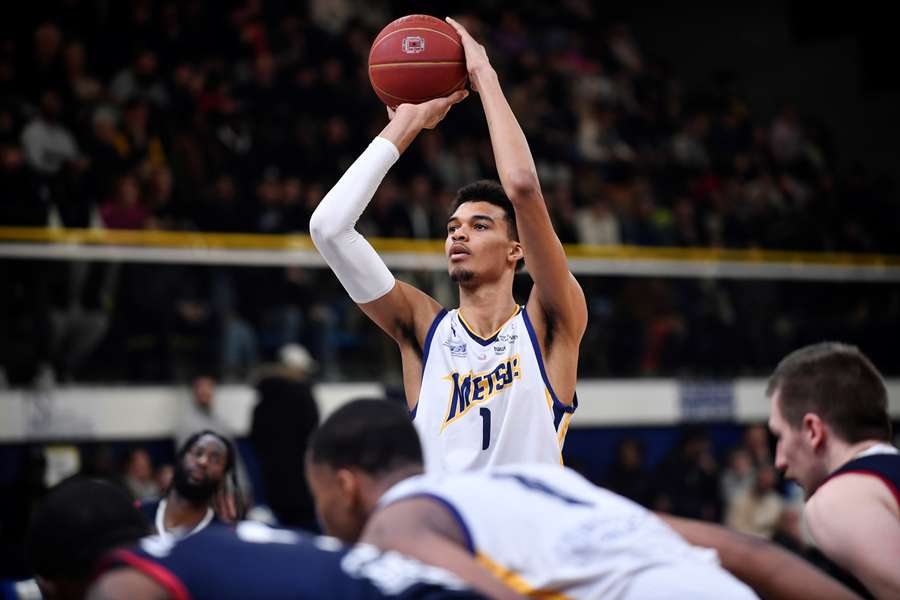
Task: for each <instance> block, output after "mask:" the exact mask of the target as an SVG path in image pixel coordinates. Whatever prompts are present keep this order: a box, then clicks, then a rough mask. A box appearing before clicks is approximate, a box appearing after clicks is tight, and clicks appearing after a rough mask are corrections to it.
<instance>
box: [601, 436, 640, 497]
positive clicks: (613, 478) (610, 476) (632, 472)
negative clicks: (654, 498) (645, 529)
mask: <svg viewBox="0 0 900 600" xmlns="http://www.w3.org/2000/svg"><path fill="white" fill-rule="evenodd" d="M603 487H606V488H609V489H610V490H612V491H614V492H616V493H617V494H621V495H622V496H625V497H626V498H629V499H631V500H634V501H635V502H637V503H638V504H641V505H643V506H648V505H649V503H650V499H651V498H650V494H651V483H650V476H649V474H648V473H647V471H646V469H645V467H644V447H643V444H641V442H640V441H639V440H637V439H635V438H629V437H626V438H622V439H621V440H620V441H619V443H618V445H617V446H616V456H615V462H613V464H612V466H611V467H610V468H609V472H608V473H607V474H606V479H605V480H604V483H603Z"/></svg>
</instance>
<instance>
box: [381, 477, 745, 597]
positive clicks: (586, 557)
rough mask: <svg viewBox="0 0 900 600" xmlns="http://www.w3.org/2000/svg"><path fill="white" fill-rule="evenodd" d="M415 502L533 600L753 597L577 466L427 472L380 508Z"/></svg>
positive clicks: (707, 556)
mask: <svg viewBox="0 0 900 600" xmlns="http://www.w3.org/2000/svg"><path fill="white" fill-rule="evenodd" d="M416 496H427V497H429V498H432V499H435V500H436V501H438V502H439V503H440V504H441V505H442V506H444V507H445V508H447V509H448V510H449V511H450V513H451V514H453V516H454V518H455V519H456V520H457V521H458V523H459V526H460V528H461V530H462V532H463V535H464V537H465V538H466V540H467V545H468V550H469V551H470V552H471V553H472V554H473V555H474V556H475V557H476V559H477V560H478V562H480V563H481V564H482V565H483V566H484V567H486V568H487V569H488V570H489V571H491V572H492V573H493V574H494V575H496V576H497V577H498V578H499V579H501V580H502V581H503V582H504V583H506V584H507V585H508V586H509V587H511V588H512V589H514V590H516V591H518V592H519V593H521V594H524V595H526V596H531V597H538V598H554V599H557V598H605V599H615V598H628V599H631V598H635V599H636V598H640V599H641V600H644V599H645V598H657V597H658V598H715V599H717V600H718V599H720V598H729V599H744V598H755V597H756V596H755V595H754V594H753V593H752V591H750V590H749V588H747V587H746V586H745V585H744V584H743V583H741V582H739V581H737V580H736V579H734V578H733V577H732V576H731V575H730V574H728V573H727V572H726V571H724V570H723V569H722V568H721V567H720V566H719V563H718V558H717V556H716V553H715V551H714V550H710V549H706V548H699V547H696V546H691V545H690V544H688V543H687V542H686V541H684V539H682V538H681V537H680V536H679V535H678V534H677V533H675V531H673V530H672V529H671V528H669V526H667V525H666V524H665V523H663V522H662V521H661V520H660V519H659V518H658V517H656V516H655V515H654V514H653V513H651V512H650V511H648V510H646V509H645V508H643V507H642V506H640V505H638V504H636V503H634V502H632V501H630V500H628V499H626V498H623V497H621V496H619V495H617V494H614V493H612V492H610V491H608V490H604V489H602V488H598V487H596V486H594V485H592V484H591V483H590V482H588V481H587V480H585V479H584V478H583V477H581V476H580V475H578V474H577V473H576V472H574V471H572V470H571V469H566V468H559V467H554V466H551V465H534V464H530V465H506V466H503V467H496V468H491V469H487V470H482V471H477V472H470V473H454V474H442V475H433V474H427V475H422V476H418V477H412V478H409V479H406V480H404V481H401V482H400V483H398V484H396V485H395V486H393V487H392V488H391V489H389V490H388V491H387V492H386V493H385V494H384V496H382V498H381V500H380V502H379V504H380V506H387V505H388V504H391V503H393V502H397V501H398V500H402V499H404V498H410V497H416Z"/></svg>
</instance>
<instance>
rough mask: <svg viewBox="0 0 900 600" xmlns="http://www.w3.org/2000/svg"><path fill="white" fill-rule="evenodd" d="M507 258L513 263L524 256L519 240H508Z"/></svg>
mask: <svg viewBox="0 0 900 600" xmlns="http://www.w3.org/2000/svg"><path fill="white" fill-rule="evenodd" d="M508 258H509V260H510V261H511V262H512V263H513V264H515V263H518V262H519V260H520V259H522V258H525V249H524V248H522V244H521V242H517V241H516V240H510V243H509V257H508Z"/></svg>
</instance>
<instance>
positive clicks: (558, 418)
mask: <svg viewBox="0 0 900 600" xmlns="http://www.w3.org/2000/svg"><path fill="white" fill-rule="evenodd" d="M522 319H523V320H524V321H525V329H526V330H528V337H529V338H531V345H532V346H533V347H534V355H535V356H536V357H537V363H538V368H539V369H540V371H541V378H542V379H543V380H544V385H545V386H547V389H548V390H549V391H550V397H551V398H552V399H553V427H554V428H555V429H557V428H559V424H560V423H561V422H562V418H563V415H564V414H565V413H569V414H572V413H574V412H575V409H576V408H578V397H577V396H574V397H573V398H572V404H571V405H567V404H563V403H562V402H560V401H559V398H557V396H556V392H555V391H553V386H552V385H551V384H550V378H549V377H547V370H546V369H545V368H544V356H543V355H542V354H541V345H540V344H539V343H538V339H537V334H536V333H535V332H534V325H532V324H531V319H530V318H529V317H528V309H526V308H523V309H522Z"/></svg>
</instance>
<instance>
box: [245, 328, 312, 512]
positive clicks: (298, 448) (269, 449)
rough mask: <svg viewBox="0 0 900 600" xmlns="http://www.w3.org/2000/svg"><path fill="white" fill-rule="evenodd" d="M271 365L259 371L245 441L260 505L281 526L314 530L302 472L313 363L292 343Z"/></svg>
mask: <svg viewBox="0 0 900 600" xmlns="http://www.w3.org/2000/svg"><path fill="white" fill-rule="evenodd" d="M279 358H280V362H279V364H277V365H274V366H270V367H265V368H263V369H261V370H260V371H259V373H258V375H257V377H258V380H257V383H256V390H257V393H258V394H259V402H258V403H257V405H256V407H255V408H254V409H253V420H252V425H251V428H250V441H251V442H252V443H253V449H254V451H255V453H256V458H257V461H258V462H259V468H260V475H261V476H262V481H263V485H264V488H265V493H266V501H267V504H268V505H269V507H270V508H271V509H272V511H273V512H274V513H275V516H276V517H277V518H278V522H279V523H280V524H281V525H285V526H291V527H301V528H304V529H308V530H316V529H317V528H318V527H317V524H316V514H315V509H314V507H313V502H312V497H311V495H310V492H309V488H308V487H307V485H306V481H305V479H304V478H303V477H302V476H298V473H303V457H304V454H305V452H306V441H307V439H308V438H309V436H310V434H311V433H312V431H313V430H314V429H315V428H316V427H317V426H318V424H319V409H318V406H317V405H316V400H315V398H314V397H313V394H312V388H311V386H310V381H309V377H310V374H311V373H313V372H314V371H316V370H317V368H318V364H317V363H316V361H315V360H314V359H313V358H312V356H310V354H309V352H307V350H306V348H304V347H303V346H300V345H298V344H289V345H286V346H284V347H283V348H281V351H280V352H279Z"/></svg>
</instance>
